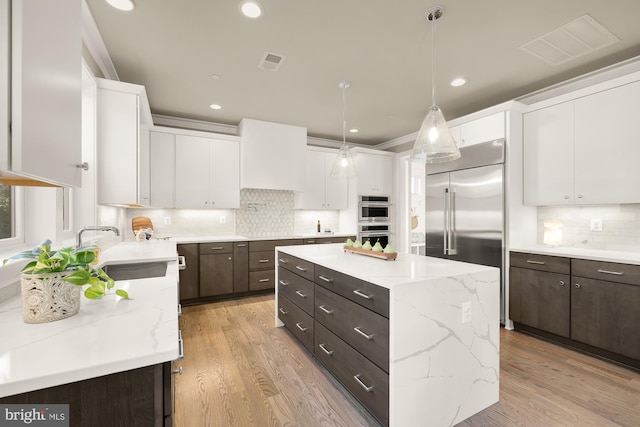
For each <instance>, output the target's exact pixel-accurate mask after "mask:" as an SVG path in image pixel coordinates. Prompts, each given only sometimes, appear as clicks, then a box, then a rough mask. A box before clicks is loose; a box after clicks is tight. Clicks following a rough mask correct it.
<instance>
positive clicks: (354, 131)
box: [349, 128, 358, 133]
mask: <svg viewBox="0 0 640 427" xmlns="http://www.w3.org/2000/svg"><path fill="white" fill-rule="evenodd" d="M349 132H351V133H358V129H356V128H353V129H349Z"/></svg>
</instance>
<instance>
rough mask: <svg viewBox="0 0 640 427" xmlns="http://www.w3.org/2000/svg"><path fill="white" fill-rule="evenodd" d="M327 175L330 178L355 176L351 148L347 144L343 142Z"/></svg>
mask: <svg viewBox="0 0 640 427" xmlns="http://www.w3.org/2000/svg"><path fill="white" fill-rule="evenodd" d="M329 176H331V177H332V178H355V177H356V176H357V174H356V165H355V164H354V163H353V157H351V150H349V147H348V146H347V145H345V144H343V145H342V147H340V151H338V155H337V156H336V161H335V162H333V167H332V168H331V173H330V174H329Z"/></svg>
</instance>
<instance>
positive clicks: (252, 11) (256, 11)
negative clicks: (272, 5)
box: [240, 1, 262, 19]
mask: <svg viewBox="0 0 640 427" xmlns="http://www.w3.org/2000/svg"><path fill="white" fill-rule="evenodd" d="M240 12H242V14H243V15H244V16H246V17H247V18H252V19H256V18H259V17H260V16H262V6H260V5H259V4H258V3H256V2H255V1H244V2H242V3H240Z"/></svg>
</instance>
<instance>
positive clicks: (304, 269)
mask: <svg viewBox="0 0 640 427" xmlns="http://www.w3.org/2000/svg"><path fill="white" fill-rule="evenodd" d="M296 269H297V270H300V271H307V268H306V267H301V266H299V265H296Z"/></svg>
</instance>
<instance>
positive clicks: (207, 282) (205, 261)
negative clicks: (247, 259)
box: [200, 253, 233, 297]
mask: <svg viewBox="0 0 640 427" xmlns="http://www.w3.org/2000/svg"><path fill="white" fill-rule="evenodd" d="M230 293H233V254H231V253H225V254H211V255H200V296H201V297H208V296H213V295H224V294H230Z"/></svg>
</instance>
